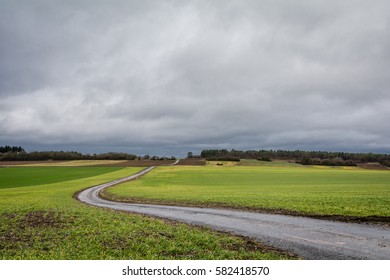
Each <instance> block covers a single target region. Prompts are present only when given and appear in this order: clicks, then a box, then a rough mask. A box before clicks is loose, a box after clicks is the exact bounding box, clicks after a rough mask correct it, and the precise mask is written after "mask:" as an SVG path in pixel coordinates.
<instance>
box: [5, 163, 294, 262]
mask: <svg viewBox="0 0 390 280" xmlns="http://www.w3.org/2000/svg"><path fill="white" fill-rule="evenodd" d="M142 169H143V168H140V167H126V168H123V167H58V166H57V167H4V168H0V259H3V260H4V259H23V260H31V259H61V260H62V259H80V260H82V259H92V260H97V259H104V260H108V259H286V258H291V257H290V255H288V254H285V253H283V252H280V251H277V250H274V249H272V248H269V247H267V246H264V245H262V244H261V243H259V242H255V241H252V240H250V239H246V238H242V237H236V236H231V235H228V234H222V233H218V232H215V231H212V230H208V229H204V228H196V227H191V226H188V225H185V224H180V223H175V222H168V221H165V220H161V219H155V218H149V217H144V216H140V215H131V214H126V213H122V212H117V211H112V210H107V209H102V208H97V207H91V206H89V205H86V204H83V203H81V202H79V201H77V200H76V199H74V198H73V197H74V195H75V193H76V192H78V191H80V190H82V189H85V188H88V187H90V186H95V185H98V184H102V183H104V182H108V181H112V180H115V179H118V178H122V177H126V176H129V175H131V174H134V173H136V172H138V171H140V170H142Z"/></svg>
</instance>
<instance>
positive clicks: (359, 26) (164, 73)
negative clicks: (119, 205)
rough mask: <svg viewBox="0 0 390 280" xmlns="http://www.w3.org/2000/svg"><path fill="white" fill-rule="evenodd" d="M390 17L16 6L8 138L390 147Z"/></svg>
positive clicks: (6, 15)
mask: <svg viewBox="0 0 390 280" xmlns="http://www.w3.org/2000/svg"><path fill="white" fill-rule="evenodd" d="M389 14H390V4H389V3H388V1H375V3H373V2H372V1H366V0H359V1H303V0H302V1H293V2H292V1H282V0H279V1H229V2H226V1H86V0H84V1H66V2H65V1H2V8H1V10H0V36H1V38H2V39H1V40H0V61H1V64H0V97H1V102H0V131H1V133H0V142H1V143H4V144H11V145H12V144H19V143H20V144H24V145H26V146H27V147H31V148H35V147H37V148H50V147H57V148H61V147H62V148H64V149H65V148H66V149H67V148H69V147H80V149H82V150H85V151H92V152H93V151H96V152H99V151H105V150H115V149H126V150H127V151H130V152H131V151H135V152H140V153H145V152H150V153H152V152H154V153H159V154H164V153H170V152H173V153H176V154H180V153H181V154H185V153H186V151H187V149H194V150H196V151H199V149H202V148H213V147H225V148H243V149H259V148H288V149H295V148H300V149H309V150H310V149H326V150H352V151H381V152H390V141H389V139H390V133H389V132H388V129H387V118H388V116H389V113H390V112H389V111H390V94H389V89H390V82H389V81H390V71H389V69H388V68H389V66H388V65H389V62H390V17H389V16H388V15H389ZM180 151H181V152H180Z"/></svg>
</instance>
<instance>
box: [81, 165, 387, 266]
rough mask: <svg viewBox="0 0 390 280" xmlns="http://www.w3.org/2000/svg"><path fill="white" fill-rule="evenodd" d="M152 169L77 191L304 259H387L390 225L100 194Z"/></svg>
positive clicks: (99, 202) (89, 199)
mask: <svg viewBox="0 0 390 280" xmlns="http://www.w3.org/2000/svg"><path fill="white" fill-rule="evenodd" d="M154 168H155V167H154V166H152V167H149V168H146V169H144V170H142V171H141V172H139V173H136V174H134V175H132V176H129V177H126V178H122V179H118V180H115V181H111V182H108V183H105V184H102V185H98V186H94V187H91V188H89V189H86V190H84V191H82V192H80V193H79V195H78V199H79V200H80V201H82V202H85V203H87V204H91V205H95V206H99V207H104V208H110V209H114V210H121V211H127V212H132V213H141V214H146V215H150V216H156V217H161V218H166V219H172V220H176V221H180V222H184V223H187V224H192V225H200V226H206V227H209V228H212V229H216V230H220V231H224V232H229V233H233V234H236V235H242V236H247V237H250V238H254V239H256V240H258V241H260V242H262V243H263V244H267V245H270V246H273V247H276V248H280V249H283V250H286V251H290V252H293V253H295V254H297V255H299V256H301V257H303V258H304V259H310V260H315V259H331V260H337V259H342V260H347V259H370V260H377V259H382V260H390V229H389V228H385V227H381V226H373V225H365V224H354V223H342V222H335V221H325V220H317V219H312V218H305V217H292V216H285V215H275V214H261V213H254V212H246V211H236V210H222V209H211V208H196V207H181V206H164V205H147V204H130V203H123V202H114V201H108V200H105V199H103V198H101V197H100V196H99V192H100V191H101V190H102V189H104V188H106V187H109V186H113V185H116V184H120V183H123V182H126V181H129V180H133V179H136V178H138V177H140V176H142V175H144V174H146V173H147V172H149V171H151V170H153V169H154Z"/></svg>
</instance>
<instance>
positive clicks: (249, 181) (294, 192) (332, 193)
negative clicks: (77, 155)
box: [103, 161, 390, 223]
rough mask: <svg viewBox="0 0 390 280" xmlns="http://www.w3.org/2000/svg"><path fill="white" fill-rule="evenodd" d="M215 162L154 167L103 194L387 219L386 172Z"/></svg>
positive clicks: (389, 182) (389, 189) (389, 188)
mask: <svg viewBox="0 0 390 280" xmlns="http://www.w3.org/2000/svg"><path fill="white" fill-rule="evenodd" d="M220 164H222V165H218V162H217V163H216V162H208V164H207V166H169V167H168V166H165V167H158V168H157V169H155V170H153V171H152V172H150V173H149V174H147V175H145V176H144V177H142V178H141V179H140V180H136V181H131V182H127V183H124V184H121V185H118V186H114V187H111V188H108V189H107V190H106V191H105V192H104V193H103V196H104V197H105V198H109V199H112V200H120V201H129V202H142V203H160V204H175V205H193V206H207V207H229V208H241V209H250V210H257V211H265V212H274V213H275V212H277V213H286V214H298V215H306V216H330V217H329V218H332V217H337V219H343V218H345V219H350V218H367V219H368V220H379V221H384V222H387V223H388V221H389V217H390V172H389V171H388V170H365V169H360V168H356V167H323V166H322V167H320V166H310V167H307V166H302V165H298V164H292V163H283V162H276V163H264V162H259V161H243V162H240V163H236V162H221V163H220ZM240 164H241V166H240Z"/></svg>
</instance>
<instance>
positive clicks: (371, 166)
mask: <svg viewBox="0 0 390 280" xmlns="http://www.w3.org/2000/svg"><path fill="white" fill-rule="evenodd" d="M357 166H358V167H360V168H363V169H371V170H390V169H389V168H387V167H386V166H383V165H380V164H379V163H359V164H358V165H357Z"/></svg>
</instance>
